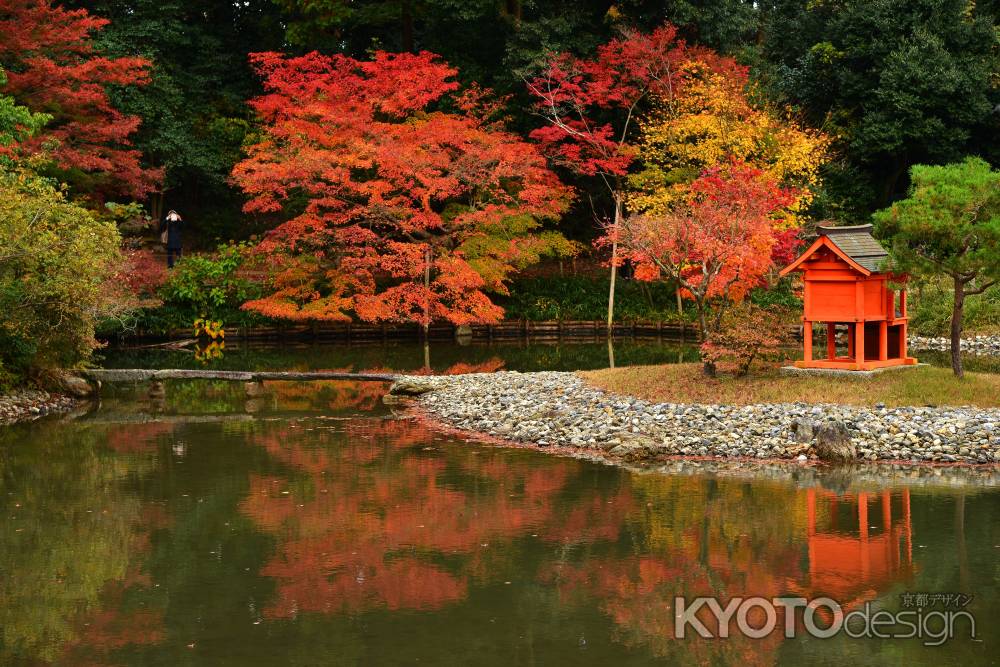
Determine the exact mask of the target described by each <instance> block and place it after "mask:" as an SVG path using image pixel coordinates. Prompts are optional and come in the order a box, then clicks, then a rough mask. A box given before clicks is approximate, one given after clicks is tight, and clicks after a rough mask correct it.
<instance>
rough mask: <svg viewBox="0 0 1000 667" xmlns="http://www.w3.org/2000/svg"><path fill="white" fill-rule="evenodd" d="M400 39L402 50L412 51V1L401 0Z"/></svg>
mask: <svg viewBox="0 0 1000 667" xmlns="http://www.w3.org/2000/svg"><path fill="white" fill-rule="evenodd" d="M400 41H401V43H402V50H403V51H404V52H406V53H413V2H412V0H403V4H402V7H401V8H400Z"/></svg>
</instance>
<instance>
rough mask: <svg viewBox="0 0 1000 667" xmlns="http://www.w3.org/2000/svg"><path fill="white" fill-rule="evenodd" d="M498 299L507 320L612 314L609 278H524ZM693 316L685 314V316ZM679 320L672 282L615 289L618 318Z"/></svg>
mask: <svg viewBox="0 0 1000 667" xmlns="http://www.w3.org/2000/svg"><path fill="white" fill-rule="evenodd" d="M498 302H499V303H500V304H501V305H502V306H503V307H504V310H505V316H506V317H507V319H514V320H517V319H526V320H533V321H539V320H603V319H604V318H606V317H607V314H608V279H607V278H604V277H601V278H591V277H588V276H546V277H544V278H521V279H517V280H515V281H514V282H513V284H512V285H511V288H510V296H508V297H506V298H504V299H498ZM691 317H692V315H691V314H690V313H687V312H686V313H685V316H684V318H685V319H688V320H690V319H691ZM677 319H679V316H678V314H677V298H676V295H675V293H674V291H673V290H672V289H671V288H670V286H669V285H666V284H665V283H653V284H649V283H641V282H639V281H636V280H619V282H618V284H617V285H616V289H615V321H618V322H627V321H634V320H639V321H657V320H677Z"/></svg>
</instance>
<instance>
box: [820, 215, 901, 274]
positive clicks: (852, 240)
mask: <svg viewBox="0 0 1000 667" xmlns="http://www.w3.org/2000/svg"><path fill="white" fill-rule="evenodd" d="M817 230H818V231H819V234H820V236H826V237H827V238H828V239H830V241H832V242H833V244H834V245H836V246H837V248H838V249H840V251H841V252H843V253H844V254H845V255H847V256H848V257H850V258H851V259H853V260H854V261H855V262H857V263H858V264H860V265H861V266H863V267H865V268H866V269H868V270H869V271H871V272H873V273H875V272H877V271H879V270H880V269H881V266H882V263H883V261H884V260H885V258H886V257H888V256H889V253H888V252H886V250H885V248H883V247H882V244H881V243H879V242H878V241H876V240H875V237H873V236H872V226H871V225H853V226H850V227H836V226H833V225H820V226H819V227H817Z"/></svg>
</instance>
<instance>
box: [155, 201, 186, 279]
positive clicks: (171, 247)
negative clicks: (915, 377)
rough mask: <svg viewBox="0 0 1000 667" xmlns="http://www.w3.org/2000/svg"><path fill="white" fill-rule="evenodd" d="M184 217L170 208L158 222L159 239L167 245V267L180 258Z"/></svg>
mask: <svg viewBox="0 0 1000 667" xmlns="http://www.w3.org/2000/svg"><path fill="white" fill-rule="evenodd" d="M183 224H184V219H183V218H181V216H180V214H179V213H177V211H173V210H171V211H170V212H169V213H167V217H166V218H164V219H163V222H161V223H160V240H161V241H163V244H164V245H165V246H167V268H168V269H172V268H174V262H175V261H177V260H178V259H180V258H181V227H182V226H183Z"/></svg>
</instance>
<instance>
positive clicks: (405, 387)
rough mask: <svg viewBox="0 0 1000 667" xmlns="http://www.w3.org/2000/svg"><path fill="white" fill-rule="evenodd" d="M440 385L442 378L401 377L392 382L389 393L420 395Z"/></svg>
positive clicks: (395, 394) (394, 394)
mask: <svg viewBox="0 0 1000 667" xmlns="http://www.w3.org/2000/svg"><path fill="white" fill-rule="evenodd" d="M440 386H441V380H440V378H436V377H416V376H409V377H401V378H399V379H397V380H396V381H395V382H393V383H392V386H390V387H389V393H390V394H392V395H393V396H420V395H421V394H426V393H427V392H429V391H434V390H435V389H437V388H439V387H440Z"/></svg>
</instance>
